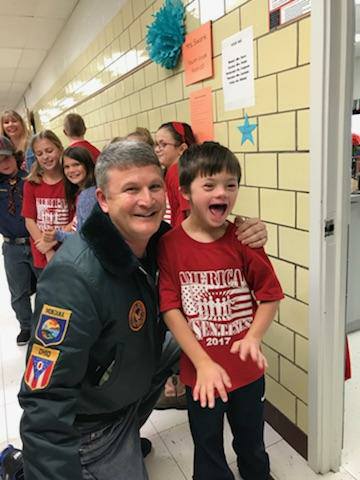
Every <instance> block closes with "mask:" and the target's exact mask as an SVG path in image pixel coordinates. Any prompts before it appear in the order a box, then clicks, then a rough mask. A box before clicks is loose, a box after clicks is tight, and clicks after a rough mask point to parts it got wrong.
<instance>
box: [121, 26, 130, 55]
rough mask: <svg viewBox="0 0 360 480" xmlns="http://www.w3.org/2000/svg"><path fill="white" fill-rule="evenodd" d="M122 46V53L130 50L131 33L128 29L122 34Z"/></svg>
mask: <svg viewBox="0 0 360 480" xmlns="http://www.w3.org/2000/svg"><path fill="white" fill-rule="evenodd" d="M120 48H121V52H122V53H126V52H128V51H129V50H130V34H129V30H128V29H126V30H124V31H123V33H122V34H121V35H120Z"/></svg>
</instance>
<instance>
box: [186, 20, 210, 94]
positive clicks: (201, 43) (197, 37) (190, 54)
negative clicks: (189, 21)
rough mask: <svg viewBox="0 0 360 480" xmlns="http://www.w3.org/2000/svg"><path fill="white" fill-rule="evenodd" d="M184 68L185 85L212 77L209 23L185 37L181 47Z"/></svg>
mask: <svg viewBox="0 0 360 480" xmlns="http://www.w3.org/2000/svg"><path fill="white" fill-rule="evenodd" d="M182 52H183V61H184V67H185V85H190V84H192V83H196V82H199V81H200V80H204V79H205V78H209V77H212V75H213V63H212V41H211V22H208V23H205V25H202V26H201V27H199V28H197V29H196V30H193V31H192V32H191V33H189V34H188V35H186V37H185V42H184V44H183V47H182Z"/></svg>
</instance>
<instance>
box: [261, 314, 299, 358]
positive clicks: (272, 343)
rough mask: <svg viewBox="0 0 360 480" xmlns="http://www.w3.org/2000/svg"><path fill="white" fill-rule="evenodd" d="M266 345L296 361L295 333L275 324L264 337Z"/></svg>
mask: <svg viewBox="0 0 360 480" xmlns="http://www.w3.org/2000/svg"><path fill="white" fill-rule="evenodd" d="M264 343H266V345H268V346H269V347H271V348H272V349H273V350H275V351H276V352H278V353H281V355H284V356H285V357H287V358H289V359H290V360H293V359H294V332H292V331H291V330H289V329H288V328H286V327H283V326H282V325H280V324H279V323H277V322H273V323H272V324H271V326H270V328H269V330H268V331H267V332H266V335H265V336H264Z"/></svg>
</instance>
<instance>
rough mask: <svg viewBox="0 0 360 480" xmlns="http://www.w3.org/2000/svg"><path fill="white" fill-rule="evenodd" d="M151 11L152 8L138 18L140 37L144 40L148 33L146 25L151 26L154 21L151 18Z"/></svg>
mask: <svg viewBox="0 0 360 480" xmlns="http://www.w3.org/2000/svg"><path fill="white" fill-rule="evenodd" d="M152 13H153V9H152V7H150V8H148V9H147V10H146V11H145V12H144V13H143V14H142V15H141V17H140V25H141V37H142V38H145V37H146V35H147V32H148V28H147V27H148V25H151V23H152V22H153V20H154V17H153V16H152Z"/></svg>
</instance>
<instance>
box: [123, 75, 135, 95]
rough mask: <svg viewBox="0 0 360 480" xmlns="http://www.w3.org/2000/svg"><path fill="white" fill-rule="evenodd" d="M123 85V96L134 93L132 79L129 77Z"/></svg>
mask: <svg viewBox="0 0 360 480" xmlns="http://www.w3.org/2000/svg"><path fill="white" fill-rule="evenodd" d="M123 85H124V95H130V94H131V93H133V91H134V77H133V75H130V77H126V78H125V79H124V82H123Z"/></svg>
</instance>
